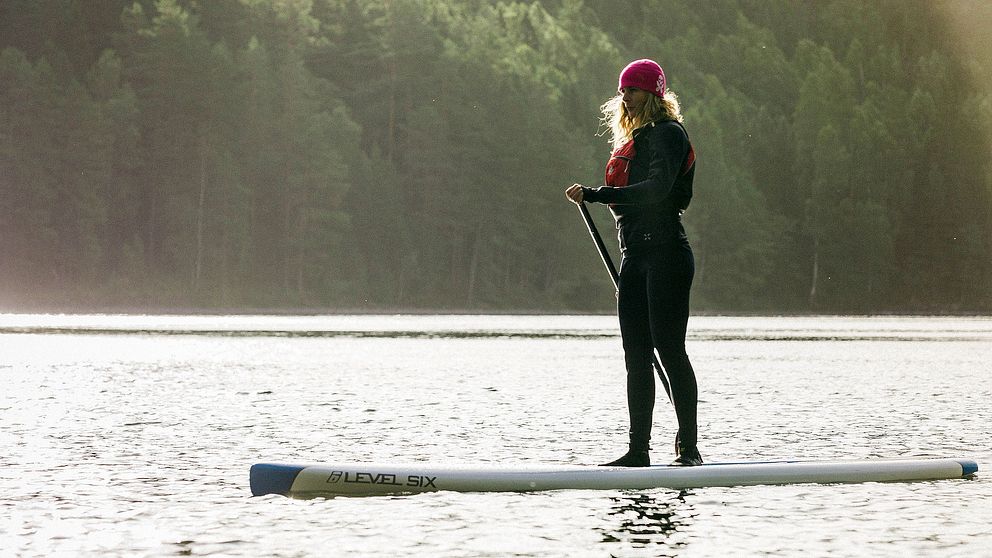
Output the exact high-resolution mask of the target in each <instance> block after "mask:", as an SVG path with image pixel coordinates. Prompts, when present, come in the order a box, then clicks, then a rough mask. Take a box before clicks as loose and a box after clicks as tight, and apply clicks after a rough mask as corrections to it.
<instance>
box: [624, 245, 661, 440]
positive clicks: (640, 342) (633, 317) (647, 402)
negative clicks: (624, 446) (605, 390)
mask: <svg viewBox="0 0 992 558" xmlns="http://www.w3.org/2000/svg"><path fill="white" fill-rule="evenodd" d="M617 315H618V317H619V319H620V335H621V337H622V338H623V352H624V361H625V363H626V367H627V411H628V413H629V414H630V446H631V448H632V449H648V444H649V441H650V439H651V423H652V417H653V414H654V398H655V384H654V371H653V366H652V360H653V358H652V353H653V350H654V349H653V345H652V338H651V324H650V320H649V318H650V316H649V313H648V283H647V275H646V274H645V268H644V265H643V262H641V261H640V259H639V258H633V259H628V258H625V259H624V261H623V262H622V263H621V266H620V281H619V288H618V296H617Z"/></svg>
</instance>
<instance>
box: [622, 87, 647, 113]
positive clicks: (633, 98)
mask: <svg viewBox="0 0 992 558" xmlns="http://www.w3.org/2000/svg"><path fill="white" fill-rule="evenodd" d="M620 93H621V94H622V95H623V106H624V108H625V109H627V114H629V115H631V116H637V115H638V114H640V113H641V109H643V108H644V103H646V102H647V101H648V95H650V94H651V93H649V92H647V91H645V90H643V89H638V88H636V87H624V88H623V89H621V90H620Z"/></svg>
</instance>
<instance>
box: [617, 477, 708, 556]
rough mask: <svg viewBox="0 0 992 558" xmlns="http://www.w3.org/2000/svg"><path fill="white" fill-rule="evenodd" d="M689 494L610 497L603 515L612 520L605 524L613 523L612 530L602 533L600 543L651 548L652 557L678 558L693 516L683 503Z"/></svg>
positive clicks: (647, 494)
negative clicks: (608, 504) (666, 557)
mask: <svg viewBox="0 0 992 558" xmlns="http://www.w3.org/2000/svg"><path fill="white" fill-rule="evenodd" d="M688 493H689V492H688V491H681V492H678V493H675V492H669V491H665V492H658V493H645V492H630V493H623V494H621V495H620V496H614V497H611V498H610V501H611V507H610V511H609V512H607V514H606V515H607V517H608V518H609V519H611V520H612V521H609V522H605V523H606V524H608V525H612V524H614V523H615V527H613V528H612V529H609V530H601V534H602V536H603V538H602V541H601V542H603V543H610V544H616V543H620V544H621V545H625V546H627V545H629V546H631V547H634V548H640V547H646V546H651V547H652V550H651V555H652V556H677V555H678V553H679V549H681V548H683V547H684V546H686V544H687V542H688V541H687V536H686V534H687V532H688V527H689V526H690V524H691V523H692V520H693V518H694V517H695V514H694V513H693V510H692V506H691V504H688V503H687V502H686V501H685V495H686V494H688ZM658 546H664V547H665V548H657V547H658Z"/></svg>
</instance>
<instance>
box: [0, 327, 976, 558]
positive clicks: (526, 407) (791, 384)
mask: <svg viewBox="0 0 992 558" xmlns="http://www.w3.org/2000/svg"><path fill="white" fill-rule="evenodd" d="M688 350H689V353H690V356H691V357H692V358H693V362H694V365H695V367H696V370H697V374H698V376H699V383H700V430H701V432H700V446H701V450H702V452H703V454H704V457H705V458H706V459H707V460H708V461H722V460H765V459H788V458H805V459H848V458H855V459H859V458H873V457H965V458H971V459H975V460H976V461H978V463H979V473H978V475H977V477H976V478H974V479H973V480H954V481H937V482H921V483H890V484H858V485H824V486H818V485H793V486H779V487H741V488H712V489H695V490H688V491H683V492H681V493H680V492H678V491H672V490H667V489H657V490H639V491H567V490H566V491H555V492H539V493H529V494H512V493H511V494H479V493H469V494H456V493H436V494H425V495H418V496H410V497H372V498H336V499H314V500H306V501H303V500H292V499H288V498H284V497H279V496H266V497H260V498H252V497H250V492H249V489H248V468H249V467H250V466H251V464H253V463H256V462H261V461H283V462H321V461H352V460H355V461H361V460H367V461H376V462H388V461H392V462H398V461H406V462H409V461H431V462H451V463H585V464H590V463H599V462H602V461H604V460H607V459H612V458H614V457H616V455H618V454H619V452H622V450H623V449H624V443H625V435H624V431H625V427H626V424H625V423H626V411H625V399H624V395H623V387H624V383H623V361H622V355H621V351H620V345H619V338H618V337H617V335H616V325H615V319H614V318H612V317H603V316H308V317H294V316H281V317H265V316H216V317H190V316H42V315H0V378H2V380H3V383H4V389H3V390H2V392H0V447H2V448H3V451H2V452H0V494H2V496H0V509H2V510H3V513H0V548H2V549H4V552H5V553H12V554H13V555H15V556H57V555H64V556H76V555H99V556H142V555H148V556H161V555H176V554H179V555H206V554H217V555H235V556H238V555H240V556H263V555H264V556H300V555H391V556H417V555H430V556H505V555H510V554H518V555H540V556H609V555H617V556H619V555H623V556H676V555H677V556H710V555H716V554H721V555H755V554H773V555H783V554H784V555H795V554H798V553H800V552H802V553H808V554H810V555H838V556H839V555H844V556H849V555H872V556H918V555H939V556H976V555H981V554H982V553H984V552H986V551H987V550H986V549H987V548H989V546H990V544H992V532H990V527H989V525H992V507H990V506H989V505H988V502H989V501H992V480H990V479H992V475H990V473H989V471H990V467H992V436H990V435H989V431H988V425H989V424H990V423H992V409H990V405H989V402H990V401H992V387H990V382H989V365H988V363H989V362H992V320H990V319H987V318H929V317H927V318H914V317H880V318H845V317H803V318H791V317H768V318H762V317H734V318H728V317H694V318H693V319H692V320H691V322H690V338H689V346H688ZM663 397H664V396H663V395H662V394H661V391H660V390H659V400H658V402H657V406H656V419H655V443H654V448H655V449H654V452H653V456H654V457H655V459H656V460H657V461H659V462H661V461H664V460H667V459H669V458H670V456H669V455H668V452H669V449H668V448H669V446H670V439H671V438H672V437H673V436H674V417H673V415H672V413H671V410H670V407H669V406H668V404H667V402H665V400H664V399H663Z"/></svg>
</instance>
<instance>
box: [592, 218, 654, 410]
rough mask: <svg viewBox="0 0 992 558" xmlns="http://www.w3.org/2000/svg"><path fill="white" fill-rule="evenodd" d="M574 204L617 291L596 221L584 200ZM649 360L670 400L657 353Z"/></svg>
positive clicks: (615, 275) (614, 272) (613, 269)
mask: <svg viewBox="0 0 992 558" xmlns="http://www.w3.org/2000/svg"><path fill="white" fill-rule="evenodd" d="M576 205H578V206H579V213H581V214H582V220H583V221H585V222H586V228H587V229H589V236H591V237H592V241H593V243H595V244H596V249H597V250H599V257H600V258H602V259H603V265H605V266H606V271H609V272H610V279H612V280H613V288H615V289H617V290H618V291H619V290H620V274H619V273H617V268H616V266H615V265H613V258H611V257H610V253H609V252H608V251H607V250H606V244H604V243H603V237H601V236H600V235H599V229H597V228H596V223H593V221H592V215H589V208H588V207H586V204H585V202H579V203H577V204H576ZM651 360H652V361H653V363H654V369H655V370H656V371H657V372H658V378H659V379H660V380H661V385H663V386H665V393H666V394H668V401H669V402H672V387H671V386H670V385H669V384H668V377H667V376H666V375H665V369H664V368H663V367H662V366H661V362H659V361H658V355H656V354H655V352H654V351H651Z"/></svg>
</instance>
